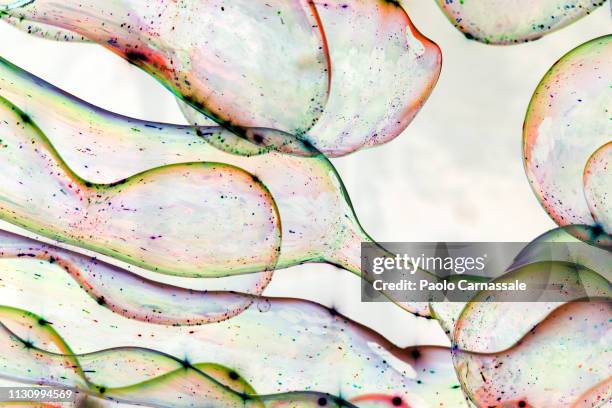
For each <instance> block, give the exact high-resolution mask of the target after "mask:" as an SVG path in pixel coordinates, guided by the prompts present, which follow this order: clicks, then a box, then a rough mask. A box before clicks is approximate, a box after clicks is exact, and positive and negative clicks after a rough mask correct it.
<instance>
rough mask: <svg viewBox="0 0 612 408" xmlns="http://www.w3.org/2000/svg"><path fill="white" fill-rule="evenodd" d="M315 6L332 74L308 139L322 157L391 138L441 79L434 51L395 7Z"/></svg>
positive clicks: (192, 116)
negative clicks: (439, 78) (327, 91)
mask: <svg viewBox="0 0 612 408" xmlns="http://www.w3.org/2000/svg"><path fill="white" fill-rule="evenodd" d="M314 5H315V7H316V9H317V11H318V13H319V16H320V18H321V22H322V26H323V28H324V31H325V36H326V39H327V45H328V48H329V53H330V60H331V65H332V76H331V88H330V95H329V99H328V101H327V104H326V106H325V109H324V111H323V114H322V116H321V118H319V120H318V121H317V123H316V124H315V125H314V127H313V128H312V129H310V130H309V131H308V134H307V135H306V136H305V137H306V138H307V140H308V141H310V142H311V143H312V144H313V145H314V146H315V147H316V148H317V149H318V150H319V151H321V152H322V153H324V154H325V155H327V156H342V155H345V154H348V153H350V152H352V151H355V150H357V149H360V148H362V147H367V146H374V145H378V144H381V143H385V142H387V141H389V140H392V139H393V138H395V137H396V136H398V135H399V134H400V133H401V132H402V131H403V130H404V129H405V128H406V127H407V126H408V124H409V123H410V122H411V121H412V119H413V118H414V116H415V115H416V113H417V112H418V110H419V109H420V108H421V106H422V105H423V103H424V102H425V100H426V99H427V97H428V96H429V94H430V93H431V90H432V88H433V86H434V85H435V83H436V81H437V79H438V76H439V74H440V68H441V62H442V61H441V60H442V56H441V53H440V50H439V48H438V47H437V45H436V44H435V43H433V42H431V41H430V40H429V39H427V38H426V37H424V36H423V35H422V34H421V33H419V32H418V31H417V29H416V28H415V27H414V26H413V25H412V23H411V22H410V19H409V17H408V15H407V14H406V12H405V11H404V10H403V9H402V8H401V7H400V6H399V5H398V4H396V3H394V2H389V1H382V0H376V1H368V0H358V1H353V2H346V1H316V2H314ZM180 105H181V108H182V109H183V111H184V112H185V114H186V117H187V119H188V120H189V121H190V123H193V124H200V125H201V124H204V123H206V119H207V118H206V116H204V115H202V114H201V113H199V112H198V111H196V110H195V109H191V108H189V106H188V105H187V104H185V103H180ZM240 153H242V154H244V152H240Z"/></svg>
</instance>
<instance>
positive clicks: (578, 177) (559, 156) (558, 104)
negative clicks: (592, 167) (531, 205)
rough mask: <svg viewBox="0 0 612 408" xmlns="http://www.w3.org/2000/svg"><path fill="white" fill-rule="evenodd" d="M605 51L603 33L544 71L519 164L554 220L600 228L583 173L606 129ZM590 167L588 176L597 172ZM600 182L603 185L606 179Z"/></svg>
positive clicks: (610, 128) (609, 97) (611, 63)
mask: <svg viewBox="0 0 612 408" xmlns="http://www.w3.org/2000/svg"><path fill="white" fill-rule="evenodd" d="M611 53H612V35H608V36H604V37H600V38H596V39H594V40H591V41H589V42H587V43H585V44H582V45H580V46H579V47H577V48H575V49H574V50H572V51H570V52H569V53H568V54H566V55H564V56H563V57H562V58H561V59H560V60H559V61H558V62H557V63H555V65H553V67H552V68H551V69H550V70H549V71H548V73H547V74H546V75H545V76H544V78H543V79H542V81H541V82H540V84H539V85H538V87H537V88H536V90H535V92H534V94H533V97H532V99H531V103H530V105H529V108H528V110H527V115H526V117H525V124H524V130H523V153H524V160H525V170H526V173H527V177H528V179H529V182H530V183H531V186H532V189H533V191H534V192H535V194H536V196H537V197H538V199H539V200H540V203H541V204H542V205H543V206H544V208H545V209H546V211H547V212H548V214H549V215H550V216H551V217H552V218H553V220H554V221H555V222H556V223H557V224H558V225H559V226H565V225H570V224H582V225H590V226H595V227H598V228H602V226H600V225H599V224H598V223H597V221H596V220H595V219H594V218H593V214H592V213H591V211H590V208H589V204H588V201H587V199H585V191H584V186H583V174H584V171H585V166H586V165H587V162H588V161H589V158H590V157H591V156H592V155H593V153H594V152H595V151H597V150H598V149H599V148H600V147H601V146H603V145H605V144H606V143H608V142H609V141H610V135H611V134H612V122H611V121H610V112H611V110H612V92H611V90H610V86H609V85H610V84H609V78H610V76H612V60H610V58H609V56H610V54H611ZM602 154H605V153H602ZM595 173H596V174H594V176H593V180H596V179H599V178H600V175H599V172H598V171H595ZM601 177H605V176H604V175H602V176H601ZM587 179H588V178H587ZM601 180H602V181H603V180H604V179H601ZM603 187H604V188H607V189H608V191H609V188H610V185H609V184H608V185H607V186H603ZM589 194H590V193H587V196H588V195H589ZM602 198H603V197H602ZM596 201H597V200H596ZM602 210H603V209H599V211H602ZM598 216H600V215H598ZM604 218H605V216H604ZM608 233H609V231H608Z"/></svg>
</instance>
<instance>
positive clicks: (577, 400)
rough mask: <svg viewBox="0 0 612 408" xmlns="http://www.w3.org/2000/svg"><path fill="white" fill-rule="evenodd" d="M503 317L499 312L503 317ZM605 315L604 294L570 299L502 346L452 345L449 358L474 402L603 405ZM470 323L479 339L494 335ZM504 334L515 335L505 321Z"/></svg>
mask: <svg viewBox="0 0 612 408" xmlns="http://www.w3.org/2000/svg"><path fill="white" fill-rule="evenodd" d="M498 311H499V310H498ZM530 312H531V311H529V312H527V313H526V314H523V316H528V314H529V313H530ZM505 316H506V315H503V314H502V315H498V317H499V318H500V319H502V320H503V319H504V318H505ZM610 319H612V303H610V299H609V298H608V299H607V300H602V301H593V302H570V303H566V304H564V305H563V306H560V307H559V308H556V309H554V310H552V311H551V312H550V314H548V315H546V316H545V317H543V318H542V319H541V321H539V322H538V323H537V324H536V325H534V326H533V327H532V328H531V330H529V331H528V332H527V333H525V334H524V336H523V337H522V338H520V339H519V340H520V341H517V342H516V343H515V344H513V345H512V346H511V347H509V348H507V349H505V350H499V351H498V352H491V353H470V352H469V351H463V350H461V349H459V348H456V349H454V350H453V360H454V363H455V367H456V369H457V374H458V376H459V381H460V382H461V385H462V387H463V389H464V391H465V392H466V394H467V395H468V397H469V398H470V400H471V401H472V402H473V403H474V404H475V405H476V406H483V407H559V408H563V407H572V408H574V407H585V406H589V407H604V406H608V405H609V402H610V400H611V399H612V387H611V386H610V385H611V384H612V381H611V380H612V379H611V376H610V358H609V354H610V346H609V345H610V342H611V341H612V339H611V338H610V333H611V332H610ZM488 321H496V320H495V319H493V318H492V319H489V320H488ZM469 327H470V330H474V331H476V330H479V332H480V337H481V338H487V337H488V336H489V335H491V334H493V333H494V332H495V333H496V334H497V333H499V331H497V332H496V329H495V328H494V327H488V326H487V325H477V326H474V325H472V326H469ZM506 332H508V333H513V334H514V333H515V332H514V330H513V328H511V324H510V323H509V324H508V326H507V328H506ZM513 337H515V336H513ZM474 338H475V337H474ZM479 341H480V340H479ZM485 341H486V340H485ZM588 402H590V403H592V405H590V404H588Z"/></svg>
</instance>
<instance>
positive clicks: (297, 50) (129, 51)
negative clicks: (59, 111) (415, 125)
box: [9, 0, 441, 156]
mask: <svg viewBox="0 0 612 408" xmlns="http://www.w3.org/2000/svg"><path fill="white" fill-rule="evenodd" d="M9 16H10V17H12V18H13V19H17V18H19V21H34V22H35V23H38V24H41V23H42V24H45V25H55V26H58V27H60V28H62V29H67V30H73V31H74V32H76V33H78V35H81V36H84V37H86V38H89V39H91V40H93V41H95V42H97V43H99V44H101V45H103V46H105V47H107V48H109V49H111V50H112V51H113V52H115V53H118V54H119V55H120V56H122V57H123V58H125V59H127V60H128V61H130V62H132V63H134V64H135V65H137V66H139V67H141V68H142V69H144V70H145V71H146V72H148V73H149V74H151V75H153V76H155V77H156V78H157V79H158V80H160V81H161V82H162V83H163V84H164V85H165V86H166V87H167V88H169V89H170V90H171V91H172V92H174V93H175V94H176V95H177V96H178V97H179V99H181V100H182V101H184V103H185V104H186V105H189V106H190V107H191V108H193V109H194V111H193V112H189V114H188V117H190V119H191V121H192V123H197V124H200V125H201V124H204V123H205V122H204V119H203V118H202V117H199V116H200V115H205V117H207V118H212V119H213V120H215V121H216V122H217V123H219V124H220V125H222V126H224V127H225V128H227V129H229V130H232V131H234V132H235V133H236V134H238V135H239V136H240V137H243V138H248V135H246V134H245V132H246V128H248V127H258V128H262V129H263V128H266V129H277V130H280V131H283V132H287V133H289V134H292V135H295V136H297V137H298V138H302V139H305V140H307V141H308V142H309V143H311V144H312V145H314V146H315V147H316V148H317V149H318V150H319V151H321V152H322V153H324V154H326V155H328V156H342V155H345V154H348V153H350V152H352V151H355V150H357V149H359V148H362V147H368V146H374V145H378V144H381V143H385V142H387V141H389V140H391V139H393V138H395V137H397V136H398V135H399V134H400V133H401V132H402V131H403V130H404V129H405V128H406V127H407V126H408V124H409V123H410V122H411V121H412V119H413V117H414V116H415V115H416V113H417V112H418V110H419V109H420V108H421V106H422V105H423V103H424V102H425V100H426V99H427V97H428V96H429V94H430V93H431V90H432V88H433V86H434V85H435V82H436V81H437V79H438V76H439V73H440V67H441V54H440V50H439V48H438V47H437V45H436V44H435V43H433V42H432V41H430V40H429V39H427V38H426V37H424V36H423V35H422V34H421V33H419V32H418V31H417V29H416V28H415V27H414V26H413V25H412V23H411V21H410V19H409V17H408V15H407V14H406V12H405V11H404V10H403V8H402V7H401V6H400V5H399V4H397V3H395V2H389V1H384V0H375V1H369V0H358V1H353V2H344V1H340V0H337V1H336V0H332V1H316V2H311V1H306V0H291V1H280V0H274V1H271V2H270V1H261V0H254V1H253V0H250V1H246V0H241V1H238V2H236V1H232V2H224V1H207V2H188V3H186V4H183V3H176V2H170V1H165V0H159V1H155V2H148V4H146V5H143V4H141V3H139V2H136V1H127V0H113V1H111V2H109V3H108V4H106V3H105V6H104V8H101V7H100V6H99V4H98V3H97V2H95V1H93V0H92V1H88V2H82V1H79V2H77V1H68V2H62V3H58V2H54V1H50V0H36V1H35V2H33V3H31V4H28V5H24V6H23V7H21V8H19V7H16V8H14V9H13V10H11V11H9ZM85 16H86V18H84V17H85ZM23 19H25V20H23ZM14 21H15V20H13V22H14ZM22 28H25V27H22ZM48 37H55V38H59V39H62V38H61V37H62V36H61V35H55V34H54V35H48ZM64 37H65V36H64ZM69 40H70V39H69ZM288 44H291V46H288ZM261 141H262V142H265V141H267V140H266V138H265V137H264V138H262V139H261ZM220 146H221V147H223V144H221V145H220ZM240 153H241V154H248V149H247V151H240Z"/></svg>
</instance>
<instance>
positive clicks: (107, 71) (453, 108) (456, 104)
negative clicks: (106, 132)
mask: <svg viewBox="0 0 612 408" xmlns="http://www.w3.org/2000/svg"><path fill="white" fill-rule="evenodd" d="M403 4H404V6H405V8H406V10H407V11H408V13H409V15H410V17H411V19H412V20H413V23H414V24H415V25H416V26H417V28H418V29H419V30H420V31H421V32H422V33H423V34H425V35H426V36H427V37H429V38H431V39H432V40H434V41H435V42H436V43H437V44H438V45H439V46H440V47H441V49H442V53H443V67H442V74H441V76H440V80H439V82H438V84H437V86H436V87H435V89H434V91H433V94H432V95H431V97H430V99H429V101H428V102H427V103H426V104H425V106H424V108H423V109H422V111H421V112H420V113H419V114H418V115H417V117H416V118H415V120H414V122H413V123H412V124H411V125H410V126H409V127H408V129H407V130H406V131H405V132H404V134H402V135H401V136H400V137H398V138H397V139H395V140H394V141H392V142H391V143H389V144H387V145H384V146H381V147H377V148H374V149H370V150H367V151H360V152H357V153H355V154H352V155H350V156H348V157H344V158H340V159H334V160H333V163H334V165H335V166H336V167H337V169H338V171H339V173H340V175H341V177H342V178H343V180H344V182H345V183H346V187H347V189H348V191H349V193H350V196H351V198H352V200H353V204H354V207H355V210H356V212H357V215H358V216H359V218H360V220H361V223H362V225H363V226H364V228H365V230H366V231H368V232H369V234H370V235H371V236H372V237H373V238H374V239H376V240H378V241H461V240H466V241H489V240H492V241H530V240H532V239H533V238H535V237H536V236H538V235H540V234H541V233H543V232H545V231H547V230H549V229H551V228H553V227H554V224H553V222H552V221H551V220H550V219H549V218H548V216H547V215H546V214H545V212H544V211H543V210H542V209H541V207H540V205H539V203H538V201H537V200H536V198H535V196H534V195H533V194H532V192H531V190H530V188H529V185H528V183H527V180H526V177H525V174H524V171H523V164H522V161H521V127H522V123H523V117H524V114H525V110H526V108H527V104H528V103H529V100H530V97H531V94H532V93H533V90H534V89H535V87H536V85H537V83H538V82H539V80H540V79H541V77H542V76H543V75H544V73H545V72H546V71H547V70H548V69H549V68H550V66H551V65H552V64H553V63H554V62H555V61H556V60H557V59H559V58H560V57H561V56H562V55H563V54H565V53H566V52H567V51H569V50H571V49H572V48H574V47H576V46H577V45H579V44H582V43H583V42H586V41H587V40H590V39H592V38H595V37H598V36H601V35H604V34H607V33H608V31H607V30H609V28H610V10H609V8H608V5H604V6H603V7H601V8H599V9H598V10H597V11H596V12H594V13H593V14H592V15H590V16H588V17H586V18H584V19H582V20H580V21H578V22H577V23H575V24H573V25H571V26H569V27H566V28H564V29H562V30H561V31H558V32H556V33H553V34H550V35H548V36H546V37H544V38H543V39H540V40H538V41H535V42H532V43H527V44H521V45H517V46H511V47H499V46H487V45H483V44H480V43H476V42H473V41H468V40H466V39H465V38H464V36H463V35H461V34H460V33H459V32H458V31H456V30H455V29H454V28H453V27H452V25H451V24H450V23H449V22H448V20H447V19H446V17H445V16H444V15H443V14H442V12H441V11H440V10H439V9H438V7H437V5H436V4H435V2H434V1H433V0H405V1H403ZM492 12H496V11H492ZM500 12H504V13H506V12H511V11H509V10H500ZM0 55H1V56H2V57H4V58H6V59H8V60H9V61H11V62H13V63H14V64H17V65H19V66H21V67H22V68H24V69H26V70H28V71H30V72H32V73H34V74H36V75H38V76H40V77H42V78H43V79H45V80H47V81H49V82H51V83H53V84H54V85H56V86H59V87H60V88H63V89H64V90H66V91H68V92H70V93H73V94H75V95H76V96H78V97H80V98H82V99H85V100H87V101H89V102H91V103H93V104H95V105H98V106H101V107H103V108H106V109H109V110H112V111H115V112H118V113H121V114H124V115H129V116H133V117H137V118H141V119H148V120H152V121H158V122H174V123H185V120H184V118H183V117H182V115H181V114H180V112H179V110H178V108H177V106H176V103H175V101H174V98H173V96H172V95H171V94H170V93H169V92H168V91H166V90H165V89H163V88H162V87H161V85H159V84H158V83H157V82H155V80H153V79H152V78H150V77H148V76H147V75H146V74H144V73H143V72H141V71H140V70H138V69H137V68H135V67H133V66H131V65H129V64H128V63H127V62H125V61H123V60H121V59H120V58H118V57H117V56H115V55H113V54H111V53H110V52H108V51H106V50H105V49H103V48H101V47H99V46H96V45H91V44H77V43H55V42H52V41H48V40H42V39H38V38H34V37H31V36H28V35H27V34H24V33H22V32H20V31H18V30H17V29H15V28H13V27H10V26H8V25H7V24H4V23H2V24H0ZM50 136H51V138H52V135H50ZM0 226H2V225H1V224H0ZM2 227H3V228H4V226H2ZM7 229H11V230H13V231H15V230H16V229H15V228H13V227H9V228H7ZM266 294H268V295H272V296H274V295H277V296H293V297H303V298H308V299H312V300H315V301H318V302H320V303H323V304H326V305H328V306H334V307H336V308H337V309H338V310H339V311H340V312H342V313H344V314H345V315H348V316H349V317H351V318H352V319H354V320H357V321H360V322H362V323H365V324H367V325H368V326H370V327H372V328H374V329H376V330H378V331H379V332H381V333H382V334H383V335H385V336H386V337H388V338H389V339H390V340H391V341H393V342H395V343H397V344H398V345H404V346H405V345H411V344H447V341H446V339H445V337H444V335H443V333H442V332H441V330H439V328H438V327H437V325H436V323H435V322H433V321H424V320H422V319H415V318H413V317H412V316H411V315H409V314H407V313H405V312H403V311H401V310H400V309H399V308H397V307H395V306H393V305H392V304H360V303H359V298H360V292H359V282H358V278H356V277H355V276H353V275H350V274H349V273H347V272H344V271H341V270H337V269H336V268H334V267H332V266H329V265H303V266H300V267H295V268H290V269H288V270H283V271H278V272H277V273H276V275H275V278H274V280H273V282H272V284H271V285H270V286H269V287H268V289H267V290H266Z"/></svg>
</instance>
